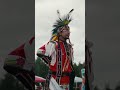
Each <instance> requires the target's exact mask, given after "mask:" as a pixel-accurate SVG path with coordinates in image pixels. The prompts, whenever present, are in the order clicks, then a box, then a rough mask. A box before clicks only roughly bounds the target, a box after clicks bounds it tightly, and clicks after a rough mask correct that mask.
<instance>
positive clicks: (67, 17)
mask: <svg viewBox="0 0 120 90" xmlns="http://www.w3.org/2000/svg"><path fill="white" fill-rule="evenodd" d="M73 10H74V9H72V10H70V12H69V13H68V14H67V15H65V16H64V17H62V18H61V16H60V12H59V10H57V14H58V20H56V22H55V23H54V25H53V28H54V29H53V30H52V38H51V40H56V39H57V38H58V37H57V34H58V33H59V32H60V30H59V29H60V28H61V27H64V26H66V25H68V24H69V23H70V22H71V20H72V18H71V13H72V12H73Z"/></svg>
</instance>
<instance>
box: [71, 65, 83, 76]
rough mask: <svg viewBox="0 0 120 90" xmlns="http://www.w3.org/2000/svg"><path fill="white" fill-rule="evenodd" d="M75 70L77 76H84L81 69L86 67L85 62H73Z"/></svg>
mask: <svg viewBox="0 0 120 90" xmlns="http://www.w3.org/2000/svg"><path fill="white" fill-rule="evenodd" d="M73 67H74V70H75V76H77V77H82V76H81V69H82V68H83V67H84V66H83V64H81V63H79V64H78V65H77V64H76V63H74V64H73Z"/></svg>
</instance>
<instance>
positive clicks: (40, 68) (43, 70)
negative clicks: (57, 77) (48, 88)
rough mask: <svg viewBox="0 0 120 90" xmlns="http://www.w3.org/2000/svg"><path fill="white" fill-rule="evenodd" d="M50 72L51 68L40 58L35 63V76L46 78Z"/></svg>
mask: <svg viewBox="0 0 120 90" xmlns="http://www.w3.org/2000/svg"><path fill="white" fill-rule="evenodd" d="M48 70H49V67H48V66H47V65H46V64H45V63H44V62H43V61H42V59H41V58H39V57H38V58H37V60H36V61H35V75H37V76H40V77H43V78H46V75H47V74H48Z"/></svg>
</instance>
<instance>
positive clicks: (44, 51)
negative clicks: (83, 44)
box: [37, 41, 73, 85]
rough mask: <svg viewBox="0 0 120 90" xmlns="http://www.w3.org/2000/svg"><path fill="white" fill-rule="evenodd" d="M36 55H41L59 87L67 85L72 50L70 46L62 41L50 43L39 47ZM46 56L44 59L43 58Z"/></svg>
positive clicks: (70, 70)
mask: <svg viewBox="0 0 120 90" xmlns="http://www.w3.org/2000/svg"><path fill="white" fill-rule="evenodd" d="M37 54H41V55H43V57H42V60H44V61H45V62H46V63H47V64H48V65H49V68H50V71H51V76H52V77H53V78H54V79H55V80H56V81H57V83H58V84H59V85H68V84H69V82H70V78H69V73H70V72H72V69H73V67H72V60H73V48H72V46H71V45H70V44H68V43H64V42H62V41H59V43H58V41H50V42H48V43H47V44H45V45H43V46H42V47H40V48H39V49H38V51H37ZM44 56H46V57H44Z"/></svg>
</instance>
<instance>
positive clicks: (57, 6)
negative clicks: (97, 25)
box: [35, 0, 85, 63]
mask: <svg viewBox="0 0 120 90" xmlns="http://www.w3.org/2000/svg"><path fill="white" fill-rule="evenodd" d="M71 9H74V12H73V13H72V18H73V21H72V22H71V23H70V24H69V26H70V30H71V36H70V39H71V42H72V43H73V44H74V46H73V48H74V62H76V63H78V62H82V63H83V62H84V61H85V42H84V41H85V0H75V1H73V0H35V37H36V38H35V40H36V41H35V51H37V50H38V48H39V47H41V46H42V45H43V44H45V43H47V42H48V40H49V39H50V37H51V31H52V29H53V27H52V25H53V24H54V22H55V21H56V19H58V16H57V13H56V11H57V10H59V11H60V13H61V16H62V15H66V14H67V13H68V12H69V11H70V10H71Z"/></svg>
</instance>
